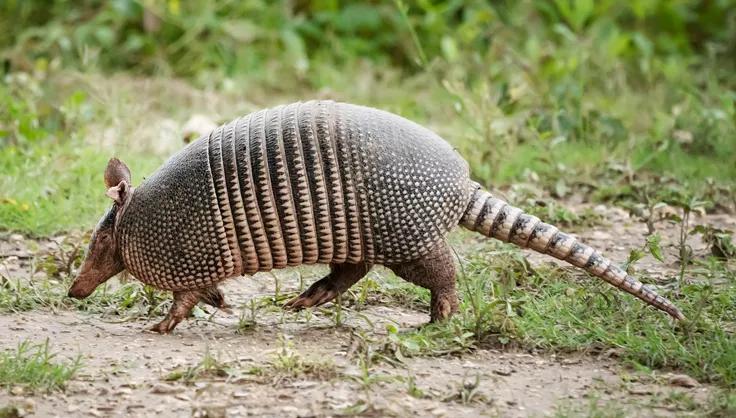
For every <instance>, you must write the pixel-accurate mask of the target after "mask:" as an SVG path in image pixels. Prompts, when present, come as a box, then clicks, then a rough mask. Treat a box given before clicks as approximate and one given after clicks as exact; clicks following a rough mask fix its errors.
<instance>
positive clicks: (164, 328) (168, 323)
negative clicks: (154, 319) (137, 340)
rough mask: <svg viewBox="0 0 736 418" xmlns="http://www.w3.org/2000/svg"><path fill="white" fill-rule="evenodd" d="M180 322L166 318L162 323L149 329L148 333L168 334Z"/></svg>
mask: <svg viewBox="0 0 736 418" xmlns="http://www.w3.org/2000/svg"><path fill="white" fill-rule="evenodd" d="M179 322H180V320H177V319H175V318H171V317H169V316H167V317H166V318H165V319H164V320H163V321H161V322H159V323H158V324H156V325H154V326H152V327H151V328H149V329H148V330H149V331H153V332H157V333H159V334H168V333H170V332H171V331H173V330H174V328H176V326H177V325H178V324H179Z"/></svg>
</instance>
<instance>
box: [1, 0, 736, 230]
mask: <svg viewBox="0 0 736 418" xmlns="http://www.w3.org/2000/svg"><path fill="white" fill-rule="evenodd" d="M735 6H736V4H735V2H734V1H729V0H710V1H708V0H672V1H666V0H634V1H629V2H621V1H613V0H600V1H593V0H578V1H573V0H555V1H541V0H540V1H532V0H527V1H494V2H487V1H459V0H445V1H428V0H424V1H411V2H410V1H403V2H402V1H366V2H358V1H350V2H348V1H337V0H313V1H309V0H294V1H274V2H271V1H257V0H256V1H234V0H233V1H228V0H224V1H205V0H194V1H180V0H166V1H162V0H113V1H92V0H76V1H67V0H53V1H23V0H5V1H3V2H0V27H1V28H3V29H2V30H0V63H1V64H2V65H1V67H0V76H1V77H2V80H3V81H2V84H1V85H0V147H1V150H0V168H1V172H0V173H1V176H2V177H0V230H11V231H20V232H23V233H26V234H30V235H45V234H51V233H57V232H60V231H64V230H69V229H75V228H80V227H84V228H89V227H91V226H92V225H93V222H94V220H95V219H96V218H97V217H98V216H99V215H100V214H101V211H102V210H103V209H104V207H105V206H106V205H108V201H107V199H106V198H105V197H104V189H103V186H102V172H103V170H104V166H105V163H106V161H107V159H108V158H109V157H110V156H111V155H113V154H115V155H118V156H120V157H121V158H123V159H124V160H125V161H126V162H127V163H128V164H129V165H130V166H131V168H132V169H133V176H134V183H136V184H137V183H138V182H139V181H140V180H141V179H142V178H143V177H144V176H146V175H148V174H150V173H151V172H152V171H153V170H154V169H155V168H156V167H157V166H158V165H159V164H160V163H161V162H162V161H164V160H165V158H166V157H167V156H169V155H170V154H171V153H173V152H174V151H175V150H176V149H178V148H180V147H181V146H183V141H182V140H181V138H182V137H183V135H185V134H186V132H185V131H186V125H187V122H188V121H189V120H190V117H191V116H192V115H195V114H200V115H203V116H204V117H205V119H208V120H212V121H214V122H215V123H221V122H224V121H227V120H228V119H230V118H233V117H236V116H239V115H242V114H245V113H248V112H250V111H253V110H256V109H258V108H261V107H265V106H270V105H275V104H278V103H284V102H290V101H296V100H306V99H310V98H333V99H337V100H344V101H351V102H357V103H360V104H366V105H372V106H376V107H381V108H384V109H386V110H390V111H393V112H396V113H399V114H401V115H403V116H406V117H408V118H411V119H413V120H415V121H417V122H419V123H421V124H424V125H426V126H428V127H430V128H432V129H434V130H435V131H437V132H438V133H440V134H441V135H442V136H443V137H445V138H446V139H447V140H448V141H450V142H451V143H452V144H453V145H454V146H456V147H457V148H458V150H459V151H460V152H461V153H462V154H463V155H464V156H465V157H466V158H467V159H468V161H469V162H470V164H471V168H472V172H473V176H474V177H475V178H476V179H477V180H479V181H481V182H483V183H484V184H485V185H486V186H488V187H491V188H496V189H497V188H506V187H508V186H510V185H513V184H529V185H531V187H532V190H539V191H540V193H549V194H551V195H552V197H554V198H562V199H564V198H569V197H571V196H580V197H582V199H583V200H585V201H595V202H608V203H613V204H619V205H623V206H627V205H628V206H631V205H633V204H634V203H635V202H639V203H641V202H645V203H647V202H652V201H657V200H664V201H667V200H668V199H669V200H674V201H678V200H679V201H684V200H687V199H692V198H701V199H706V200H708V201H709V202H711V203H712V204H711V206H710V208H711V209H712V210H718V209H723V208H725V209H727V210H728V209H730V210H733V207H734V205H736V202H735V198H734V193H733V191H734V183H735V182H736V180H735V179H736V109H735V102H736V72H735V71H734V70H736V68H735V67H736V7H735Z"/></svg>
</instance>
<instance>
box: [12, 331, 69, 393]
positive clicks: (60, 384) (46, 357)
mask: <svg viewBox="0 0 736 418" xmlns="http://www.w3.org/2000/svg"><path fill="white" fill-rule="evenodd" d="M80 367H81V358H80V357H76V358H75V359H73V360H70V361H63V362H60V361H57V360H56V354H54V353H52V352H51V348H50V346H49V341H48V340H46V341H45V342H44V343H42V344H35V345H34V344H31V343H30V342H28V341H23V342H21V343H19V344H18V347H17V348H16V349H15V350H13V351H7V352H4V353H0V386H2V387H3V388H5V389H10V388H12V387H15V386H20V387H23V388H27V389H29V390H30V391H43V392H51V391H54V390H62V389H64V387H65V386H66V383H67V382H68V381H69V380H71V379H72V378H73V377H74V375H75V374H76V373H77V372H78V371H79V369H80Z"/></svg>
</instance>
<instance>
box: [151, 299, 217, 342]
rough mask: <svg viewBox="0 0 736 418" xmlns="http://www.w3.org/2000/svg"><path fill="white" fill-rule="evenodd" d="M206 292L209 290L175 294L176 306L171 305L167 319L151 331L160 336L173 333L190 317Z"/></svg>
mask: <svg viewBox="0 0 736 418" xmlns="http://www.w3.org/2000/svg"><path fill="white" fill-rule="evenodd" d="M206 291H207V289H199V290H185V291H181V292H174V304H173V305H171V309H169V313H168V314H166V318H164V320H163V321H161V322H159V323H158V324H156V325H154V326H153V327H152V328H150V330H151V331H154V332H158V333H159V334H168V333H169V332H171V331H173V330H174V328H175V327H176V325H177V324H179V322H181V321H183V320H184V318H186V317H188V316H189V313H190V312H192V309H193V308H194V306H195V305H196V304H197V302H199V300H200V299H201V298H203V297H204V296H205V293H206Z"/></svg>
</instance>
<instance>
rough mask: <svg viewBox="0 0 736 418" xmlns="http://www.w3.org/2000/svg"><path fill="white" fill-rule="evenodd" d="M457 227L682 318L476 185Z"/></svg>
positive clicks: (587, 251) (588, 252)
mask: <svg viewBox="0 0 736 418" xmlns="http://www.w3.org/2000/svg"><path fill="white" fill-rule="evenodd" d="M460 224H461V225H463V226H464V227H466V228H468V229H470V230H473V231H477V232H480V233H481V234H483V235H486V236H488V237H493V238H496V239H499V240H501V241H505V242H510V243H512V244H516V245H518V246H520V247H522V248H531V249H533V250H535V251H538V252H540V253H543V254H548V255H551V256H553V257H555V258H558V259H560V260H564V261H567V262H568V263H570V264H572V265H574V266H576V267H580V268H582V269H585V271H587V272H588V273H590V274H592V275H594V276H596V277H600V278H601V279H603V280H605V281H607V282H608V283H610V284H612V285H613V286H616V287H617V288H619V289H621V290H623V291H625V292H628V293H631V294H632V295H634V296H636V297H637V298H639V299H641V300H643V301H644V302H646V303H648V304H650V305H652V306H654V307H656V308H658V309H661V310H663V311H665V312H667V313H668V314H670V315H672V316H673V317H674V318H676V319H685V315H683V314H682V312H680V310H679V309H677V307H676V306H675V305H674V304H673V303H672V302H670V301H669V300H667V299H665V298H663V297H662V296H659V295H658V294H657V293H656V292H655V291H654V290H652V289H650V288H648V287H646V286H644V285H643V284H642V283H641V282H640V281H638V280H636V279H635V278H633V277H631V276H629V275H627V274H626V272H625V271H623V270H622V269H621V268H619V267H618V266H616V265H615V264H613V263H611V261H609V260H608V259H607V258H605V257H603V256H602V255H600V254H598V252H597V251H595V250H594V249H593V248H591V247H589V246H587V245H585V244H583V243H581V242H579V241H578V240H576V239H575V238H573V237H572V236H570V235H568V234H565V233H564V232H560V231H559V230H558V229H557V228H555V227H554V226H552V225H549V224H546V223H544V222H542V221H540V220H539V218H537V217H535V216H532V215H528V214H526V213H524V212H523V211H522V210H521V209H519V208H516V207H513V206H511V205H510V204H508V203H506V202H504V201H503V200H500V199H497V198H495V197H493V196H492V195H491V194H490V193H488V192H487V191H485V190H483V189H482V188H480V186H479V187H478V189H477V190H476V191H475V193H474V194H473V197H472V199H471V201H470V203H469V205H468V208H467V209H466V211H465V214H464V215H463V217H462V219H461V220H460Z"/></svg>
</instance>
